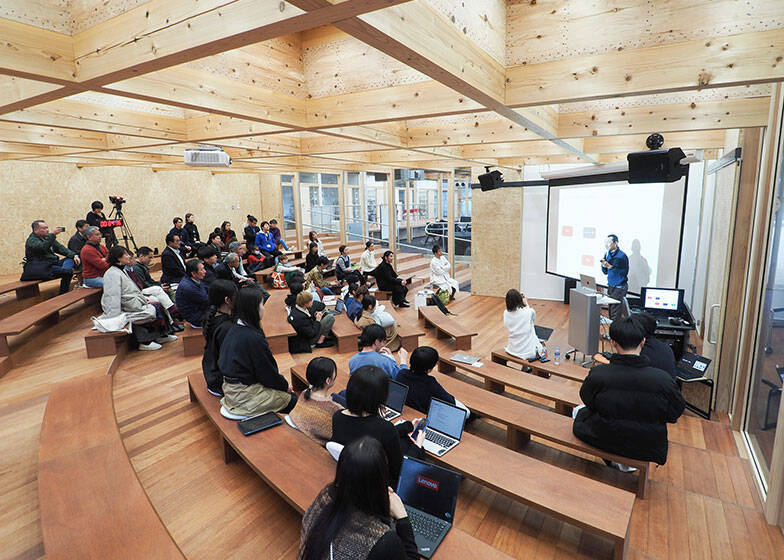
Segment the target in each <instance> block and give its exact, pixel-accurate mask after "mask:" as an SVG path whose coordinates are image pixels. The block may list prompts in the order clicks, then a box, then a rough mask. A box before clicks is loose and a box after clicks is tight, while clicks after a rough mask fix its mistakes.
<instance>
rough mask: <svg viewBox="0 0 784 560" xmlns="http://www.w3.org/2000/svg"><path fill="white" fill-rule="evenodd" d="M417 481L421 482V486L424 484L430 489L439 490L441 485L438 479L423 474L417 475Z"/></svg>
mask: <svg viewBox="0 0 784 560" xmlns="http://www.w3.org/2000/svg"><path fill="white" fill-rule="evenodd" d="M416 483H417V484H419V485H420V486H424V487H425V488H427V489H428V490H434V491H436V492H438V487H439V486H440V483H439V482H438V481H437V480H432V479H430V478H425V477H424V476H422V475H421V474H418V475H417V477H416Z"/></svg>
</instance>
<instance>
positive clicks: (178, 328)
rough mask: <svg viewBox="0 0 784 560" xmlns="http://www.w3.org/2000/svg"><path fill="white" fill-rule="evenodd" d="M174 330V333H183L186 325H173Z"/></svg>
mask: <svg viewBox="0 0 784 560" xmlns="http://www.w3.org/2000/svg"><path fill="white" fill-rule="evenodd" d="M172 330H173V331H174V332H182V331H184V330H185V325H183V324H182V323H179V322H178V323H172Z"/></svg>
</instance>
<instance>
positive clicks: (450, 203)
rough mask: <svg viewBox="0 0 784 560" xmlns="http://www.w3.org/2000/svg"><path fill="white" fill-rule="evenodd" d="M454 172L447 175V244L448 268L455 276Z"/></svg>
mask: <svg viewBox="0 0 784 560" xmlns="http://www.w3.org/2000/svg"><path fill="white" fill-rule="evenodd" d="M454 183H455V172H454V170H452V171H450V172H449V173H447V189H448V190H447V197H446V203H447V209H446V212H447V214H446V219H447V225H446V227H447V232H448V233H447V242H448V244H449V253H448V254H447V258H448V259H449V266H450V267H451V272H452V275H453V276H454V274H455V185H454Z"/></svg>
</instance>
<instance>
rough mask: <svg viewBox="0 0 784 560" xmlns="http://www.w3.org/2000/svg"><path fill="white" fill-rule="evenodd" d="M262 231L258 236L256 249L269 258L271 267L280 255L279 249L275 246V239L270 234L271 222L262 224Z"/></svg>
mask: <svg viewBox="0 0 784 560" xmlns="http://www.w3.org/2000/svg"><path fill="white" fill-rule="evenodd" d="M260 227H261V231H259V233H257V234H256V247H258V248H259V251H261V254H262V255H264V256H265V257H267V260H268V261H269V262H270V265H274V264H275V259H276V258H277V257H278V256H279V255H280V251H278V247H277V245H276V244H275V237H274V236H273V235H272V233H270V225H269V222H261V226H260Z"/></svg>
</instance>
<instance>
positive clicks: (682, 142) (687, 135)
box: [583, 129, 725, 154]
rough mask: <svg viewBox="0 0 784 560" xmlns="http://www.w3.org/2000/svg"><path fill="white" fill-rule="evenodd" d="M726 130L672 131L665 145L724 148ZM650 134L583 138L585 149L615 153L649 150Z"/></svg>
mask: <svg viewBox="0 0 784 560" xmlns="http://www.w3.org/2000/svg"><path fill="white" fill-rule="evenodd" d="M724 134H725V131H724V130H722V129H717V130H698V131H693V132H670V133H667V134H665V135H664V147H665V148H670V147H675V146H678V147H680V148H683V149H684V150H685V151H686V150H689V151H692V150H709V149H717V148H723V147H724V145H725V138H724ZM646 138H648V134H624V135H616V136H589V137H587V138H583V149H584V150H585V151H587V152H590V153H592V154H615V153H624V154H625V153H628V152H636V151H643V150H647V148H646V146H645V140H646Z"/></svg>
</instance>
